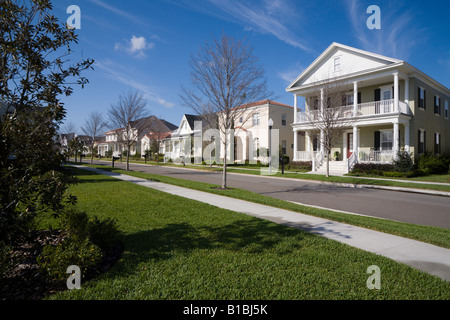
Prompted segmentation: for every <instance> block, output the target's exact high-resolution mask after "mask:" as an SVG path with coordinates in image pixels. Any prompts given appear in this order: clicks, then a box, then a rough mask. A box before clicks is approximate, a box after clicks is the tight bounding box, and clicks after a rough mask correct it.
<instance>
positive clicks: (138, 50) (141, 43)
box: [114, 35, 155, 57]
mask: <svg viewBox="0 0 450 320" xmlns="http://www.w3.org/2000/svg"><path fill="white" fill-rule="evenodd" d="M125 42H126V43H125V44H122V43H116V44H115V45H114V50H125V51H126V52H128V53H130V54H132V55H134V56H135V57H145V51H147V50H151V49H153V48H154V47H155V43H154V42H148V41H147V39H145V38H144V37H136V36H134V35H133V36H132V37H131V39H130V40H126V41H125Z"/></svg>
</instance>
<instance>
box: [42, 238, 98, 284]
mask: <svg viewBox="0 0 450 320" xmlns="http://www.w3.org/2000/svg"><path fill="white" fill-rule="evenodd" d="M101 258H102V252H101V250H100V248H99V247H98V246H96V245H94V244H92V243H91V242H89V240H88V239H85V240H83V241H75V240H72V239H67V240H64V241H63V242H61V243H60V244H58V245H56V246H55V245H46V246H45V247H44V248H43V250H42V253H41V254H40V255H39V257H38V259H37V262H38V264H39V266H40V267H41V268H42V269H43V270H45V272H46V274H47V276H48V277H49V278H50V279H51V280H53V281H62V280H64V279H67V277H68V274H67V273H66V271H67V268H68V267H69V266H71V265H76V266H78V267H79V268H80V270H81V275H82V276H83V275H84V274H85V273H86V272H87V270H88V269H89V268H90V267H92V266H94V265H96V264H97V263H98V262H99V261H100V260H101Z"/></svg>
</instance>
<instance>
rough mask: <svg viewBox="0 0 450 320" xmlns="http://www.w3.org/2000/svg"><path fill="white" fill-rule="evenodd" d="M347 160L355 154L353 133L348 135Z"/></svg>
mask: <svg viewBox="0 0 450 320" xmlns="http://www.w3.org/2000/svg"><path fill="white" fill-rule="evenodd" d="M347 146H348V148H347V158H350V157H351V155H352V154H353V133H348V134H347Z"/></svg>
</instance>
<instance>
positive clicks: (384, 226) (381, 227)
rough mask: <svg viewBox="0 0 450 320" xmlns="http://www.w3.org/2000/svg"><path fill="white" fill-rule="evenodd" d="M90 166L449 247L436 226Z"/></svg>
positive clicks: (448, 233)
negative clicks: (361, 214) (322, 207)
mask: <svg viewBox="0 0 450 320" xmlns="http://www.w3.org/2000/svg"><path fill="white" fill-rule="evenodd" d="M92 167H95V168H98V169H103V170H109V171H110V170H113V171H114V172H118V173H123V174H128V175H131V176H135V177H139V178H144V179H151V180H156V181H160V182H164V183H169V184H174V185H178V186H181V187H186V188H191V189H196V190H200V191H205V192H210V193H215V194H220V195H224V196H228V197H232V198H237V199H241V200H247V201H251V202H256V203H260V204H264V205H269V206H273V207H277V208H282V209H286V210H291V211H295V212H300V213H305V214H310V215H313V216H317V217H321V218H325V219H330V220H334V221H338V222H343V223H348V224H352V225H356V226H360V227H363V228H368V229H372V230H377V231H381V232H386V233H390V234H393V235H398V236H401V237H406V238H410V239H414V240H418V241H423V242H427V243H431V244H434V245H438V246H441V247H445V248H450V230H449V229H445V228H437V227H431V226H422V225H416V224H410V223H404V222H397V221H390V220H384V219H377V218H371V217H365V216H358V215H351V214H345V213H341V212H335V211H331V210H324V209H318V208H313V207H308V206H302V205H298V204H294V203H291V202H289V201H284V200H280V199H275V198H272V197H268V196H264V195H260V194H258V193H254V192H251V191H247V190H244V189H238V188H235V189H233V190H220V189H216V188H214V187H218V186H217V185H213V184H208V183H201V182H195V181H189V180H183V179H178V178H172V177H166V176H161V175H155V174H149V173H143V172H138V171H126V170H122V169H118V168H114V169H113V168H111V167H106V166H102V165H94V166H92Z"/></svg>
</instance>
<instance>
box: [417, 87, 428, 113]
mask: <svg viewBox="0 0 450 320" xmlns="http://www.w3.org/2000/svg"><path fill="white" fill-rule="evenodd" d="M418 102H419V108H420V109H426V103H425V102H426V92H425V89H424V88H421V87H419V97H418Z"/></svg>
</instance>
